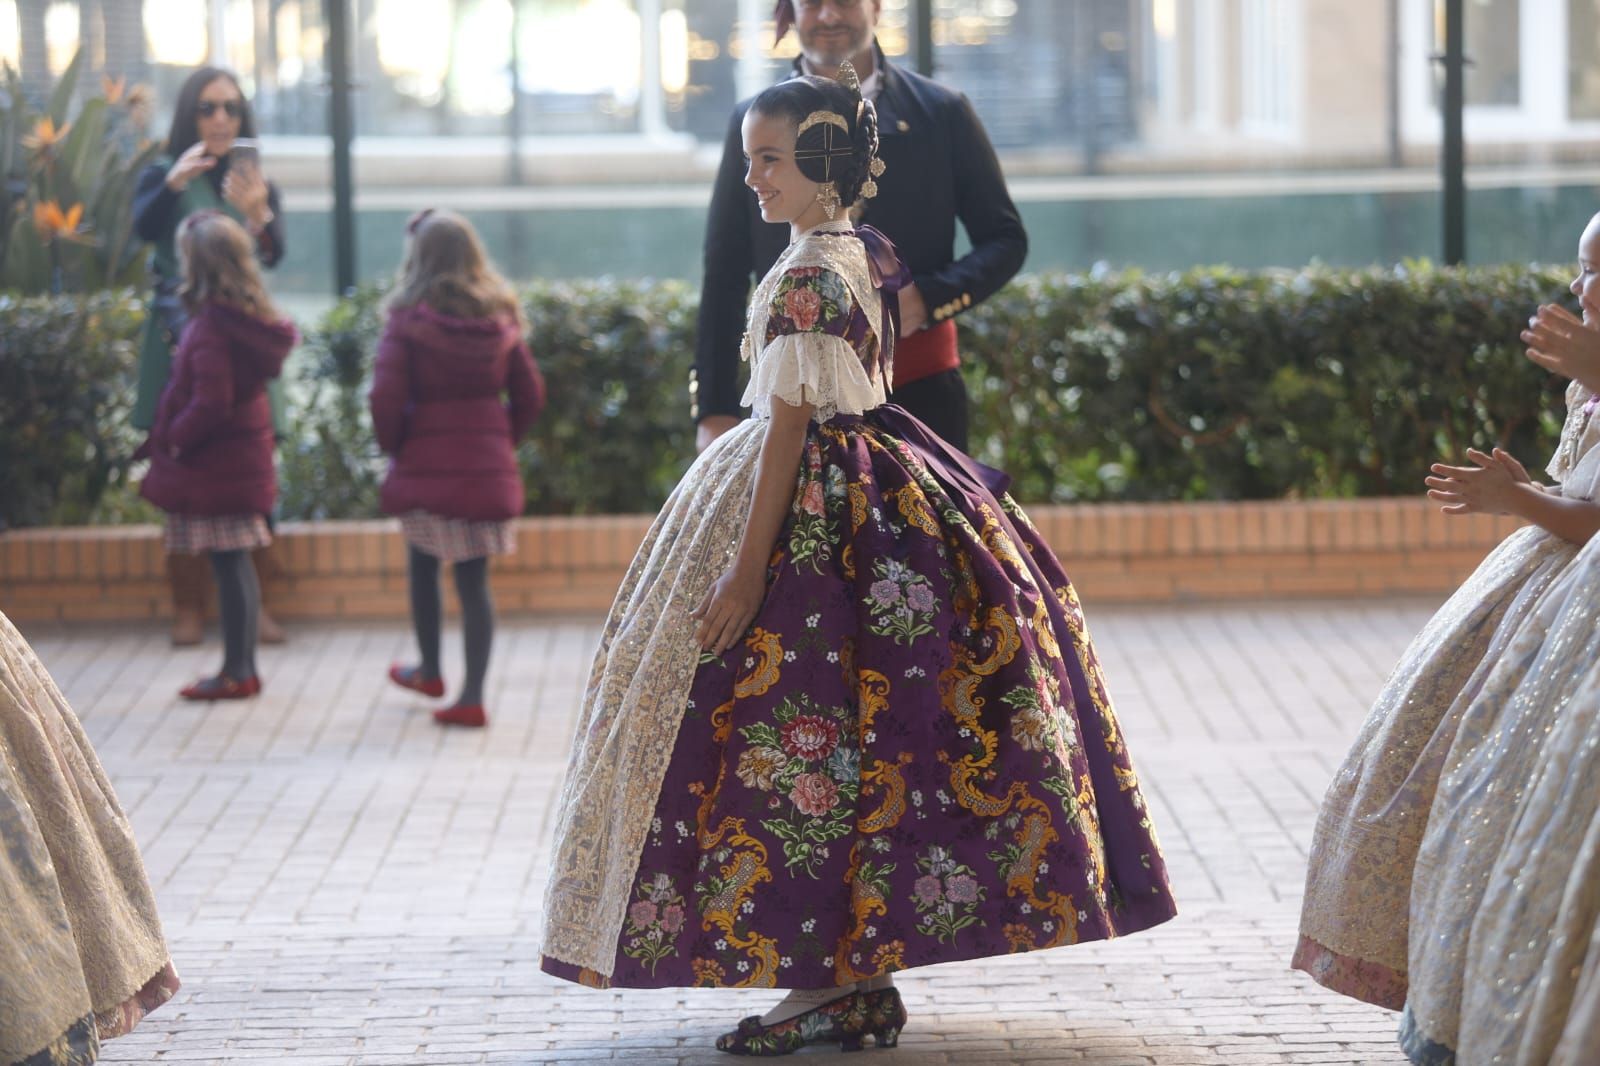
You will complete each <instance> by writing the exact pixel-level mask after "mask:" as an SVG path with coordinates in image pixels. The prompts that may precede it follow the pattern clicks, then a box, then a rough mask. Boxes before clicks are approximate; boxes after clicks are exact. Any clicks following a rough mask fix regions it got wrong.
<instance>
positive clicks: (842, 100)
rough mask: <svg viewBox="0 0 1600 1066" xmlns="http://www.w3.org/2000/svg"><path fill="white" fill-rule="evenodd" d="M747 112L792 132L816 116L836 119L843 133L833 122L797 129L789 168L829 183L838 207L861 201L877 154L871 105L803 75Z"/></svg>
mask: <svg viewBox="0 0 1600 1066" xmlns="http://www.w3.org/2000/svg"><path fill="white" fill-rule="evenodd" d="M750 110H752V111H754V112H756V113H757V114H760V115H768V116H771V117H774V118H779V117H781V118H786V119H789V120H791V121H792V122H793V123H794V124H795V126H796V127H798V126H800V125H801V124H802V123H805V122H806V120H807V119H808V118H809V117H811V116H812V115H813V114H815V113H816V112H819V111H820V112H826V113H831V115H835V116H838V117H839V118H842V119H843V120H844V125H845V128H844V129H840V128H839V126H838V125H837V124H836V123H835V122H833V121H818V122H813V123H811V124H810V125H809V126H808V127H807V128H806V129H804V130H802V131H801V132H800V134H799V136H798V137H797V138H796V139H795V146H794V147H795V163H796V165H797V166H799V168H800V173H802V174H804V175H805V176H806V177H807V178H809V179H810V180H811V181H815V182H826V181H831V182H833V183H834V186H835V188H837V189H838V191H839V203H840V205H841V206H843V207H849V206H850V205H851V204H853V203H855V202H856V201H857V200H858V199H860V198H861V187H862V186H863V185H865V184H866V183H867V181H868V180H869V179H870V178H871V177H872V176H873V174H872V170H871V167H872V160H873V159H874V158H875V157H876V156H877V153H878V112H877V110H876V109H875V108H874V107H873V106H872V102H871V101H869V100H863V99H861V97H860V96H859V95H858V94H857V93H856V92H855V91H853V90H851V89H850V88H849V87H847V86H846V85H844V84H843V83H842V82H839V81H835V80H834V79H832V78H821V77H817V76H816V75H812V74H807V75H805V76H803V77H798V78H790V79H789V80H788V81H783V82H779V83H778V84H777V85H774V86H772V87H771V88H769V89H766V90H764V91H763V92H762V93H761V94H760V95H759V96H757V97H756V98H755V101H754V102H753V103H751V105H750Z"/></svg>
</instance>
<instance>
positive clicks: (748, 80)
mask: <svg viewBox="0 0 1600 1066" xmlns="http://www.w3.org/2000/svg"><path fill="white" fill-rule="evenodd" d="M771 13H772V4H770V3H768V2H767V0H739V19H738V29H737V31H736V32H737V33H738V34H739V44H740V49H741V50H740V52H739V65H738V67H737V68H736V69H735V70H734V74H733V85H734V92H735V94H737V96H738V97H739V99H741V100H748V99H749V98H750V97H752V96H754V95H755V94H756V93H758V92H760V91H761V90H762V89H765V88H766V87H767V40H766V32H767V16H768V15H770V14H771Z"/></svg>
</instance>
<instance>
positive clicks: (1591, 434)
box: [1545, 381, 1600, 500]
mask: <svg viewBox="0 0 1600 1066" xmlns="http://www.w3.org/2000/svg"><path fill="white" fill-rule="evenodd" d="M1593 396H1594V393H1592V392H1590V391H1589V390H1588V389H1586V388H1584V387H1583V386H1582V385H1580V384H1578V383H1577V382H1576V381H1574V382H1573V383H1572V384H1570V385H1568V386H1567V422H1566V425H1565V426H1563V427H1562V429H1561V443H1560V444H1558V445H1557V446H1556V454H1555V455H1554V456H1553V457H1552V458H1551V459H1550V465H1549V466H1547V467H1545V473H1547V474H1549V475H1550V476H1551V477H1552V478H1554V479H1555V480H1556V481H1557V482H1559V488H1558V491H1559V492H1560V494H1561V495H1563V496H1567V497H1570V498H1573V499H1580V500H1593V499H1594V498H1595V497H1596V496H1600V448H1597V447H1596V446H1595V445H1596V444H1600V417H1596V416H1597V415H1600V411H1595V410H1593V409H1591V408H1590V407H1589V400H1590V398H1591V397H1593Z"/></svg>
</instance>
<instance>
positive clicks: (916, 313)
mask: <svg viewBox="0 0 1600 1066" xmlns="http://www.w3.org/2000/svg"><path fill="white" fill-rule="evenodd" d="M927 324H928V305H927V304H926V303H924V302H923V300H922V290H921V289H918V288H917V287H916V286H915V285H907V286H906V287H905V288H903V289H901V290H900V335H901V336H902V337H909V336H910V335H911V334H913V333H915V332H916V331H917V330H919V329H921V328H922V327H923V326H926V325H927Z"/></svg>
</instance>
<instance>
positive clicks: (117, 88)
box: [100, 74, 128, 104]
mask: <svg viewBox="0 0 1600 1066" xmlns="http://www.w3.org/2000/svg"><path fill="white" fill-rule="evenodd" d="M127 88H128V76H127V75H126V74H124V75H123V76H122V77H120V78H113V77H112V76H111V75H109V74H102V75H100V92H101V93H102V94H104V96H105V98H106V103H108V104H120V103H121V102H122V94H123V93H124V92H125V91H126V90H127Z"/></svg>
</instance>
